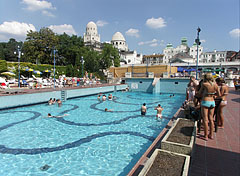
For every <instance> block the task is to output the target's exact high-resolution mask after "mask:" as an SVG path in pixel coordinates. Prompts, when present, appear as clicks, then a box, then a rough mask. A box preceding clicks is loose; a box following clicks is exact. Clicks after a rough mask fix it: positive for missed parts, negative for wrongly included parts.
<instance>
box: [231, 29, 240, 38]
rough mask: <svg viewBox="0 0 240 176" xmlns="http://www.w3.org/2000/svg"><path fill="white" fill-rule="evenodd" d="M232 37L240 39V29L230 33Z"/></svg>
mask: <svg viewBox="0 0 240 176" xmlns="http://www.w3.org/2000/svg"><path fill="white" fill-rule="evenodd" d="M229 34H230V36H231V37H233V38H239V37H240V29H238V28H236V29H233V30H231V31H230V32H229Z"/></svg>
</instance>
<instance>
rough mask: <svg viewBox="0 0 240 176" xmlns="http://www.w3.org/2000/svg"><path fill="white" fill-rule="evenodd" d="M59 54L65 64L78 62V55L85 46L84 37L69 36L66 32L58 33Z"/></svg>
mask: <svg viewBox="0 0 240 176" xmlns="http://www.w3.org/2000/svg"><path fill="white" fill-rule="evenodd" d="M58 40H59V43H58V46H57V48H58V54H59V56H60V57H61V60H64V62H65V64H66V65H68V64H72V65H76V64H77V60H76V59H77V57H78V55H79V54H80V53H81V50H80V49H81V48H82V47H83V46H84V43H83V39H82V37H77V36H76V35H72V36H69V35H67V34H66V33H64V34H62V35H58Z"/></svg>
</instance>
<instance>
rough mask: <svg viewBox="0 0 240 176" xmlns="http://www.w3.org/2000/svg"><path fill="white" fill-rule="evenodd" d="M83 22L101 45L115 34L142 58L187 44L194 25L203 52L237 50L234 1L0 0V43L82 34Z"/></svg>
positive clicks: (239, 31) (239, 32)
mask: <svg viewBox="0 0 240 176" xmlns="http://www.w3.org/2000/svg"><path fill="white" fill-rule="evenodd" d="M89 21H93V22H95V23H97V25H98V33H99V34H100V36H101V42H104V41H110V40H111V39H112V36H113V34H114V33H115V32H118V31H119V32H121V33H122V34H123V35H124V37H125V39H126V42H127V44H128V47H129V49H130V50H137V52H138V53H142V54H152V53H162V50H163V49H164V48H165V47H166V44H167V43H172V44H173V46H174V47H176V46H178V45H179V44H180V41H181V38H182V37H187V39H188V45H189V46H192V44H193V42H194V40H195V38H196V33H197V27H198V26H199V27H200V28H201V29H202V31H201V32H200V39H201V40H202V46H203V47H204V51H213V50H214V49H216V50H218V51H223V50H235V51H237V50H239V39H240V37H239V35H240V29H239V28H240V27H239V26H240V24H239V0H201V1H199V0H198V1H197V0H0V42H3V41H8V39H9V38H10V37H13V38H15V39H17V40H22V41H24V39H25V37H26V32H27V31H28V30H30V29H31V30H37V31H39V29H41V28H42V27H49V28H51V29H52V30H53V31H54V32H55V33H59V34H61V33H63V32H66V33H68V34H69V35H72V34H75V35H78V36H83V33H84V32H85V28H86V25H87V23H88V22H89Z"/></svg>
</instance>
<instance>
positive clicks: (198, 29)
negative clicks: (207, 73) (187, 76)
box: [195, 27, 201, 79]
mask: <svg viewBox="0 0 240 176" xmlns="http://www.w3.org/2000/svg"><path fill="white" fill-rule="evenodd" d="M200 32H201V29H200V28H199V27H198V28H197V39H195V42H196V44H197V63H196V79H198V45H201V42H200V40H199V33H200Z"/></svg>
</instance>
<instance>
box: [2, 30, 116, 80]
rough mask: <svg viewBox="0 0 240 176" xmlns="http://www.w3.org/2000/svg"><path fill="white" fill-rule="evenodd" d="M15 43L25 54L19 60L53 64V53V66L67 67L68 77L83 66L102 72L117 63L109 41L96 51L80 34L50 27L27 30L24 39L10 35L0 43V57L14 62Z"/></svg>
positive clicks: (86, 69)
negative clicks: (85, 44) (88, 45)
mask: <svg viewBox="0 0 240 176" xmlns="http://www.w3.org/2000/svg"><path fill="white" fill-rule="evenodd" d="M18 46H19V47H20V48H21V50H22V53H24V55H23V56H21V62H23V61H24V62H30V63H35V64H53V62H54V56H55V61H56V65H62V66H67V68H66V70H67V72H68V75H69V76H80V75H81V74H82V73H81V72H82V67H84V71H88V72H99V71H101V72H102V71H103V70H105V69H107V68H109V67H110V66H119V65H120V60H119V53H118V50H117V49H116V48H114V47H113V46H112V45H111V44H103V47H102V51H101V52H99V51H95V50H93V49H92V48H91V47H86V46H84V42H83V38H82V37H81V36H76V35H72V36H69V35H68V34H66V33H64V34H61V35H58V34H55V33H54V32H53V31H52V30H51V29H49V28H41V29H40V30H39V31H29V32H28V34H27V37H26V40H25V41H24V42H21V41H20V42H17V41H16V40H15V39H13V38H11V39H9V41H8V42H2V43H0V60H6V61H14V62H16V61H17V60H18V58H17V55H16V54H14V52H16V51H17V48H18ZM54 53H55V55H54ZM82 58H83V60H84V65H82Z"/></svg>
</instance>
